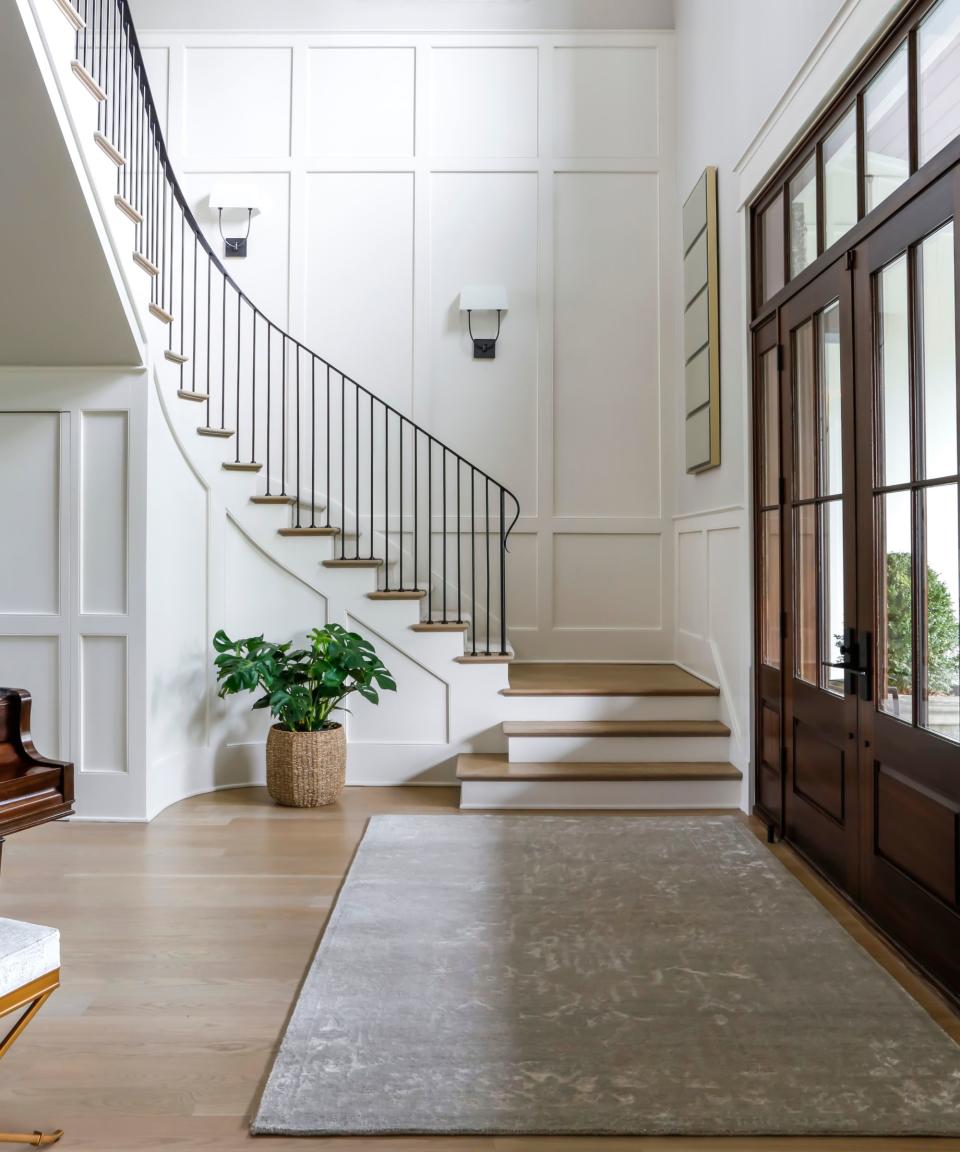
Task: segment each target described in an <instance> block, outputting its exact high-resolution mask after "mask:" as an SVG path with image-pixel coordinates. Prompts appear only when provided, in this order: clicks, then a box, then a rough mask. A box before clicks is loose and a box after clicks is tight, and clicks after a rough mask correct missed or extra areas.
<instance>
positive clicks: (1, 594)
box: [0, 412, 60, 616]
mask: <svg viewBox="0 0 960 1152" xmlns="http://www.w3.org/2000/svg"><path fill="white" fill-rule="evenodd" d="M0 491H2V492H5V493H16V499H14V500H10V501H9V502H7V503H6V505H5V507H4V511H3V519H4V536H5V538H6V539H7V540H8V541H9V542H10V543H11V545H14V546H15V543H16V542H17V541H21V542H23V541H29V548H28V549H25V550H24V552H23V553H21V560H20V562H19V563H16V564H2V563H0V613H12V614H17V615H24V614H31V615H32V614H38V615H54V616H55V615H56V614H57V613H59V611H60V413H59V412H0Z"/></svg>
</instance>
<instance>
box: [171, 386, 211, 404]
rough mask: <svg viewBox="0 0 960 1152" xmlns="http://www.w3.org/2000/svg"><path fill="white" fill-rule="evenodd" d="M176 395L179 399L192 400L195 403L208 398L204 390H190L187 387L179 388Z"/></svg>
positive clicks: (200, 402)
mask: <svg viewBox="0 0 960 1152" xmlns="http://www.w3.org/2000/svg"><path fill="white" fill-rule="evenodd" d="M177 395H178V396H179V397H180V399H181V400H193V401H194V402H195V403H197V404H202V403H203V402H204V401H205V400H209V399H210V397H209V396H208V395H207V394H206V392H191V391H190V390H189V389H188V388H181V389H179V390H178V392H177Z"/></svg>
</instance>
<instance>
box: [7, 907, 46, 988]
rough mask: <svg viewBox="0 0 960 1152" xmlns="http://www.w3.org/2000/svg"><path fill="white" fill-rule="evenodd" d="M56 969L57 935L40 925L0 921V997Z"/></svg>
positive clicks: (20, 921) (21, 921) (17, 921)
mask: <svg viewBox="0 0 960 1152" xmlns="http://www.w3.org/2000/svg"><path fill="white" fill-rule="evenodd" d="M59 967H60V933H59V932H58V931H57V929H56V928H46V927H44V925H42V924H27V923H26V922H25V921H23V920H5V919H3V918H2V917H0V996H6V995H7V994H8V993H10V992H15V991H16V990H17V989H18V988H23V987H24V985H26V984H30V983H31V982H32V981H34V980H38V979H39V978H40V977H41V976H46V975H47V973H48V972H54V971H56V969H57V968H59Z"/></svg>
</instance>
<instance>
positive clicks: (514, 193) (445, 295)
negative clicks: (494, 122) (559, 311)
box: [424, 172, 539, 516]
mask: <svg viewBox="0 0 960 1152" xmlns="http://www.w3.org/2000/svg"><path fill="white" fill-rule="evenodd" d="M538 215H539V203H538V188H537V174H536V173H535V172H520V173H503V172H441V173H435V174H434V176H433V178H432V188H431V215H430V227H431V234H432V237H433V243H432V245H431V249H430V252H431V261H430V295H431V307H430V316H431V328H432V332H431V337H432V339H431V345H432V349H433V356H432V360H431V369H432V378H431V386H430V395H429V400H430V410H429V413H425V414H424V415H425V418H426V426H427V427H428V428H429V429H430V430H431V431H432V432H434V433H435V435H437V436H438V437H439V438H440V439H441V440H444V441H446V442H447V443H449V444H464V443H469V442H470V441H471V440H473V441H475V442H476V443H477V444H478V455H477V456H474V457H471V460H472V461H473V462H474V463H476V464H477V465H478V466H479V467H481V468H483V469H484V470H485V471H486V472H488V473H489V474H490V475H491V476H495V477H496V478H497V479H498V480H500V481H502V482H503V483H504V484H506V485H507V487H508V488H510V489H512V490H513V491H514V492H515V493H516V494H517V498H518V499H519V500H520V506H521V508H522V509H523V512H524V515H525V516H535V515H536V514H537V500H538V491H537V464H538V454H537V451H536V443H537V420H538V416H539V413H538V396H537V360H538V348H537V275H538V251H537V237H538ZM479 221H482V222H483V225H482V227H476V226H475V223H474V222H479ZM465 268H469V269H471V274H472V277H473V280H472V282H473V283H476V284H496V283H502V284H505V285H509V289H508V290H509V293H510V298H509V303H510V307H509V310H508V311H507V312H506V313H505V315H504V319H503V327H502V330H501V336H500V341H499V344H498V347H497V358H496V360H494V361H492V362H491V361H488V360H474V359H473V347H472V344H471V343H470V337H469V333H468V331H467V319H466V316H465V315H464V314H463V313H461V312H460V290H461V289H462V288H463V287H465V284H464V282H463V275H464V269H465ZM473 325H474V331H475V332H476V333H477V335H493V333H494V332H495V331H496V317H495V316H491V315H477V316H474V317H473Z"/></svg>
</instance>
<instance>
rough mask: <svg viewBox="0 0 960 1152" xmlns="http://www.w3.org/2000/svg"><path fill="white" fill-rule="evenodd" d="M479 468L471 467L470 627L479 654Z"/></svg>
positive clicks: (473, 650)
mask: <svg viewBox="0 0 960 1152" xmlns="http://www.w3.org/2000/svg"><path fill="white" fill-rule="evenodd" d="M476 487H477V470H476V468H473V467H471V469H470V613H471V615H472V617H473V626H472V628H471V629H470V632H471V636H470V654H471V655H472V656H476V654H477V628H478V627H479V613H478V612H477V495H476Z"/></svg>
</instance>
